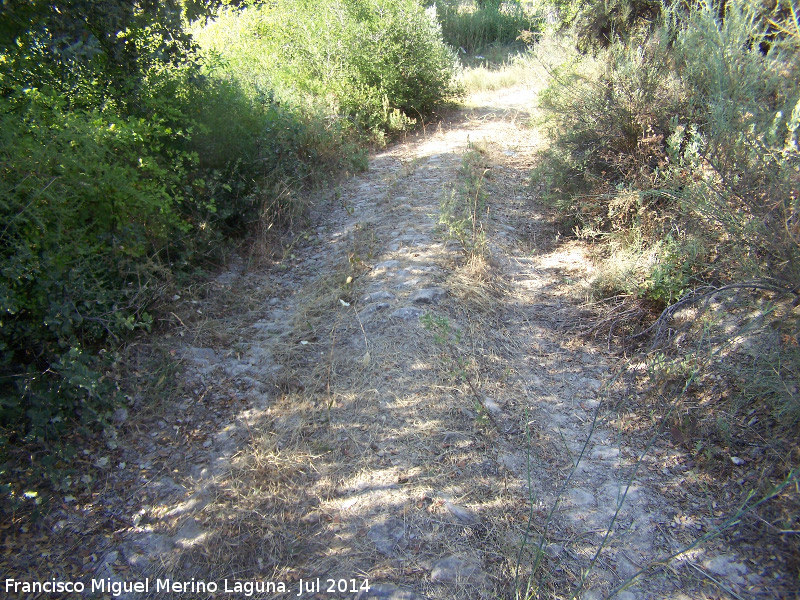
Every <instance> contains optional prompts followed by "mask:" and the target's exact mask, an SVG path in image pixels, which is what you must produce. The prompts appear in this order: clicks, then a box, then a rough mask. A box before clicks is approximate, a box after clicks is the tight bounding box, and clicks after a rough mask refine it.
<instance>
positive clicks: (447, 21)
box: [436, 0, 542, 54]
mask: <svg viewBox="0 0 800 600" xmlns="http://www.w3.org/2000/svg"><path fill="white" fill-rule="evenodd" d="M436 14H437V18H438V19H439V22H440V23H441V25H442V36H443V38H444V41H445V42H446V43H447V44H449V45H450V46H452V47H453V48H456V49H460V50H462V51H463V52H467V53H469V54H473V53H476V52H478V51H480V50H482V49H484V48H486V47H487V46H491V45H493V44H502V45H508V44H520V42H519V41H518V38H519V36H520V34H521V33H522V32H523V31H526V32H537V31H541V29H542V26H541V20H540V19H539V18H538V16H535V15H533V14H531V13H530V12H528V11H527V10H526V9H525V8H524V7H523V6H522V4H521V3H520V2H519V1H518V0H506V1H503V0H488V1H485V0H484V1H479V2H477V3H476V4H475V5H470V4H468V3H467V4H465V3H463V2H461V0H440V1H438V2H436ZM520 45H521V44H520Z"/></svg>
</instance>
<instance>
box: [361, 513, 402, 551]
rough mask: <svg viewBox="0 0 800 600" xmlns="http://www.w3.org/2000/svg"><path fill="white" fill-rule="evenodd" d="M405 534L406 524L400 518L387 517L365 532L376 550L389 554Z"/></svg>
mask: <svg viewBox="0 0 800 600" xmlns="http://www.w3.org/2000/svg"><path fill="white" fill-rule="evenodd" d="M405 534H406V525H405V523H403V521H401V520H400V519H388V520H387V521H384V522H383V523H378V524H377V525H374V526H373V527H372V528H371V529H370V530H369V531H368V532H367V537H368V538H369V539H370V540H372V542H373V543H374V544H375V547H376V548H377V549H378V552H380V553H381V554H385V555H386V556H391V555H392V554H394V549H395V547H396V546H397V545H398V544H399V543H400V541H401V540H402V539H403V536H405Z"/></svg>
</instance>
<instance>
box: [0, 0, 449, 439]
mask: <svg viewBox="0 0 800 600" xmlns="http://www.w3.org/2000/svg"><path fill="white" fill-rule="evenodd" d="M217 4H218V3H212V2H209V3H205V2H200V1H197V2H182V3H172V2H166V3H161V2H150V1H145V2H132V1H126V0H110V1H109V2H102V3H96V2H86V1H82V0H64V1H63V2H48V3H45V2H22V1H16V0H9V1H8V2H4V3H3V4H2V5H1V6H0V12H1V13H2V14H0V17H2V18H0V186H2V190H3V193H2V196H0V254H1V256H0V269H2V275H3V277H2V279H0V442H2V443H5V442H8V441H12V442H19V441H22V440H27V441H30V442H34V441H36V442H39V443H49V441H52V440H54V439H57V438H58V437H59V436H60V435H61V433H62V432H64V431H71V430H73V429H74V425H75V424H77V423H80V422H83V423H87V424H96V423H97V422H102V421H103V419H104V418H105V417H104V415H107V414H109V411H110V410H111V409H112V407H113V405H114V402H115V401H116V398H117V395H118V389H117V385H116V383H115V382H114V381H113V380H112V378H110V377H109V376H108V374H107V370H108V363H109V362H110V361H109V360H108V359H107V357H109V356H112V355H113V354H114V352H113V350H114V348H115V347H117V346H118V344H120V343H122V342H124V340H125V339H126V338H127V337H129V336H130V334H131V332H133V331H136V330H137V329H141V328H149V327H150V325H151V323H152V322H153V320H154V316H155V313H154V310H158V305H159V303H162V302H163V300H164V298H165V297H167V296H169V295H171V294H173V293H174V290H175V286H176V281H177V279H176V278H178V277H180V273H182V272H186V271H187V270H188V269H189V268H190V267H191V266H192V265H193V264H197V258H198V257H200V256H203V255H206V254H207V252H209V251H210V249H211V248H213V247H214V246H216V245H218V242H219V241H220V239H221V236H225V235H229V234H241V233H246V232H251V231H254V230H255V229H256V228H257V227H259V226H260V227H262V228H269V227H271V226H272V225H273V224H280V223H281V222H284V223H285V222H289V221H291V219H293V218H295V217H296V216H297V214H298V212H299V211H300V210H301V209H302V207H301V206H299V205H298V203H297V202H296V201H294V198H295V196H296V194H295V192H296V191H298V190H301V189H302V188H303V187H307V186H308V185H311V184H314V183H316V182H319V181H321V180H323V179H324V178H326V177H329V176H330V175H331V173H333V172H335V171H337V170H339V169H341V168H344V167H356V168H363V166H364V151H363V149H361V148H362V147H363V146H362V147H360V146H359V143H361V140H363V136H362V133H363V132H370V131H371V134H372V135H377V134H378V133H379V132H383V131H387V130H390V129H392V128H393V127H397V128H400V127H403V126H405V125H407V124H408V123H409V122H410V120H411V119H414V118H418V117H427V116H428V115H430V114H431V112H432V111H433V110H435V109H436V107H437V106H439V105H440V104H441V103H442V102H444V101H446V100H447V99H449V98H451V97H453V94H454V92H455V91H456V90H455V88H454V86H453V84H452V78H453V68H454V67H453V56H452V53H451V52H450V51H449V50H448V49H447V48H446V47H445V45H444V44H443V43H442V41H441V37H440V32H439V29H438V26H437V24H436V23H435V20H433V19H432V18H430V16H429V15H428V14H426V12H425V10H424V9H423V8H422V7H421V6H420V5H419V4H418V3H416V2H414V1H413V0H403V1H400V2H389V1H384V0H374V1H371V0H348V1H343V2H339V1H330V2H323V3H318V2H315V3H310V2H300V1H299V0H285V1H282V2H277V3H275V2H273V3H269V4H268V5H266V4H265V5H263V6H260V5H252V6H251V5H249V4H251V3H248V6H246V7H243V8H229V9H227V10H223V12H221V13H217V12H216V11H217V10H218V9H219V6H217ZM301 15H304V16H305V18H299V17H300V16H301ZM211 16H215V18H216V21H215V20H213V19H212V20H211V21H210V22H209V24H208V26H207V27H206V28H204V29H197V30H192V31H190V30H188V29H187V28H186V23H187V22H189V21H191V20H192V19H194V18H197V17H211ZM199 22H200V23H204V22H205V19H201V20H200V21H199ZM231 23H235V26H230V24H231ZM220 31H224V35H222V36H221V38H220V39H223V38H224V41H225V43H224V44H223V45H222V46H221V47H219V48H218V49H216V50H215V49H214V46H213V44H211V43H209V44H207V45H205V49H201V48H200V47H199V46H198V45H197V43H196V41H195V37H194V36H193V33H196V34H197V35H198V37H199V38H200V39H201V40H202V41H207V40H209V39H211V38H212V37H213V36H214V35H216V34H215V33H213V32H220ZM226 36H227V37H226Z"/></svg>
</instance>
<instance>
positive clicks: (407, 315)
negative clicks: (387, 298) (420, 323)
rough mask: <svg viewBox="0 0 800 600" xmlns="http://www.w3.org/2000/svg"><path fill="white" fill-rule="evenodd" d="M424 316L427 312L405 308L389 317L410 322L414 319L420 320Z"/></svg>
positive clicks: (399, 309) (412, 307)
mask: <svg viewBox="0 0 800 600" xmlns="http://www.w3.org/2000/svg"><path fill="white" fill-rule="evenodd" d="M424 314H425V311H424V310H422V309H421V308H416V307H414V306H404V307H403V308H398V309H397V310H396V311H394V312H393V313H392V314H391V315H389V316H390V317H392V318H394V319H403V320H404V321H410V320H412V319H419V318H420V317H421V316H422V315H424Z"/></svg>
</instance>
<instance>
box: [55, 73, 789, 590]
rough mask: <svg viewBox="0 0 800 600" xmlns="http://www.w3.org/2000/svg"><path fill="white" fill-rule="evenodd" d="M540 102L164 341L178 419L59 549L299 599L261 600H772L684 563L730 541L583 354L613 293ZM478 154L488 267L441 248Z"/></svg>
mask: <svg viewBox="0 0 800 600" xmlns="http://www.w3.org/2000/svg"><path fill="white" fill-rule="evenodd" d="M535 102H536V94H535V89H534V88H532V87H517V88H512V89H507V90H502V91H500V92H495V93H492V94H485V95H477V96H473V97H472V98H470V99H469V102H468V105H467V108H465V109H463V110H461V111H460V112H459V113H458V114H457V115H454V116H453V117H452V118H451V119H449V120H447V121H445V122H443V123H441V124H440V125H433V126H431V125H428V126H427V127H426V129H425V131H424V132H420V133H419V134H417V135H414V136H412V137H409V138H408V139H406V140H405V141H404V142H402V143H398V144H396V145H393V146H391V147H390V148H389V149H387V150H385V151H383V152H380V153H377V154H376V155H375V156H374V157H372V160H371V163H370V167H369V170H368V171H367V172H365V173H362V174H358V175H355V176H352V177H350V178H349V179H347V180H346V181H343V182H342V183H341V185H340V186H339V187H338V188H337V189H336V190H327V191H326V192H325V193H321V194H320V195H319V197H318V198H316V200H315V203H314V206H313V209H312V213H313V216H312V220H313V225H312V226H311V228H310V229H309V230H308V231H307V233H305V234H303V236H302V239H300V238H301V236H300V235H299V234H298V235H297V236H296V243H295V244H293V245H292V246H291V248H289V249H288V250H287V251H286V253H285V257H284V260H282V261H280V264H279V265H269V264H266V265H261V266H253V265H247V264H246V263H245V262H244V261H241V260H240V261H234V262H233V263H232V264H231V267H230V269H229V270H228V271H226V272H224V273H222V274H221V275H220V276H219V277H218V278H217V281H216V284H215V286H216V291H215V292H214V293H213V294H211V296H210V297H209V298H208V299H207V300H204V301H202V302H199V303H196V304H194V305H190V306H188V308H187V310H191V311H196V312H199V313H200V314H203V313H205V314H207V315H210V316H208V318H205V319H201V320H195V321H194V324H193V325H187V327H186V328H185V329H184V330H182V331H181V332H180V334H181V335H174V336H173V337H172V338H170V339H169V340H167V341H165V343H166V344H168V345H169V346H170V348H171V349H172V354H173V355H174V356H175V357H176V359H181V365H182V371H181V372H180V374H179V377H180V378H182V381H183V389H184V393H183V394H181V395H180V397H178V398H177V399H175V400H174V401H173V400H170V401H169V402H167V403H166V404H165V405H164V406H162V407H161V408H160V410H158V411H156V412H150V413H147V415H146V416H141V415H137V414H136V411H135V410H134V409H131V410H130V411H129V413H130V414H129V415H125V414H122V415H120V419H119V420H120V424H119V429H120V440H121V443H122V445H123V450H122V451H120V452H121V453H120V452H118V453H117V454H116V455H114V459H113V460H112V461H111V464H110V465H109V466H108V469H107V471H106V472H105V475H104V476H105V477H106V481H107V483H106V487H105V490H103V491H102V492H101V493H100V494H98V495H97V497H96V498H95V499H94V501H93V502H92V503H84V504H83V505H82V506H74V505H69V506H68V504H65V506H64V511H63V515H62V517H63V518H61V519H60V520H59V521H58V523H57V529H56V528H54V531H53V535H56V536H57V535H63V536H65V537H64V539H72V540H74V537H68V536H67V533H66V532H68V531H72V532H73V533H74V532H76V531H80V530H81V528H84V529H85V530H87V533H86V535H87V536H88V537H87V538H86V539H87V540H91V548H90V551H88V552H87V551H85V552H83V553H82V554H81V552H80V550H81V548H80V547H76V548H74V551H75V553H76V554H77V555H80V556H83V559H82V560H81V564H82V565H83V566H82V569H83V573H84V575H85V577H90V576H95V577H105V578H108V579H109V580H110V581H120V582H122V581H133V580H139V579H141V578H143V577H145V576H150V577H151V578H153V577H162V578H163V577H172V578H174V579H180V580H187V579H191V578H192V577H195V578H196V579H197V580H203V581H215V582H218V583H219V585H220V586H222V585H223V581H224V579H226V578H227V579H228V580H229V582H231V583H229V585H233V583H232V582H233V581H234V580H238V581H240V582H241V581H272V582H285V583H286V585H287V586H288V588H289V591H288V592H286V593H283V594H282V593H279V592H277V593H272V592H265V593H263V594H259V593H256V594H255V595H254V596H255V597H264V598H289V597H297V588H298V580H300V579H302V580H303V581H306V582H307V581H309V580H311V581H315V579H316V578H318V577H319V578H321V579H322V581H323V586H322V587H323V589H321V590H319V591H317V590H314V591H310V592H308V593H303V594H302V595H301V596H300V597H302V598H312V597H313V598H341V597H353V596H354V595H355V594H353V593H350V592H349V591H348V592H347V593H336V594H328V593H326V591H325V589H324V588H325V585H324V582H325V580H326V579H328V578H333V579H337V580H338V579H346V580H348V588H349V586H350V585H351V584H350V582H349V580H355V582H356V587H360V585H361V582H362V581H363V580H369V582H370V584H371V589H370V591H369V592H366V591H365V590H361V591H359V592H358V596H357V597H359V598H363V599H368V598H394V599H395V600H399V599H417V598H430V599H458V598H463V599H467V598H515V597H526V596H525V594H526V590H527V592H528V593H529V594H530V597H542V598H544V597H570V596H571V595H572V594H575V595H576V596H577V597H579V598H585V599H587V600H588V599H590V598H605V597H607V596H608V595H609V594H612V593H616V597H618V598H623V599H625V600H632V599H649V598H693V599H694V598H697V599H699V598H755V597H759V598H760V597H765V598H768V597H775V596H776V595H777V592H776V590H777V589H778V588H779V587H780V586H779V582H778V581H777V580H776V579H775V577H776V576H775V575H774V574H772V573H770V572H769V570H768V569H765V568H763V567H761V566H760V565H761V564H762V563H761V561H760V558H759V557H758V556H742V555H741V554H740V553H738V552H737V550H736V549H735V548H733V547H731V548H726V547H725V546H724V545H723V544H722V543H720V542H719V541H717V540H711V541H709V542H706V543H703V544H700V545H698V546H697V547H694V548H690V547H691V546H692V544H693V543H695V542H696V541H697V540H699V539H701V538H702V537H703V536H704V535H705V534H708V533H709V532H711V531H713V529H714V527H715V526H716V525H717V524H719V522H720V521H721V520H722V519H723V518H724V517H725V516H726V515H723V514H721V512H719V511H716V512H715V509H716V508H717V505H716V503H715V502H713V499H709V498H706V497H705V496H704V495H703V494H702V488H701V486H699V485H698V484H697V475H696V473H694V471H693V470H692V466H691V462H689V459H688V455H687V454H686V451H685V450H684V449H683V448H681V447H678V446H675V445H673V443H672V442H671V441H670V440H669V439H667V437H666V436H663V435H656V437H655V438H654V441H653V443H652V444H649V445H648V444H647V440H648V435H638V436H633V437H629V436H627V435H623V434H622V433H620V431H621V430H630V426H628V427H627V428H626V427H625V425H624V423H625V420H626V419H628V420H629V421H630V419H634V420H635V419H636V418H639V421H636V422H637V423H638V422H642V423H644V424H643V425H641V427H643V428H644V429H647V427H652V431H653V432H656V431H657V420H656V419H653V420H652V421H651V420H648V418H647V417H648V416H647V415H645V418H643V419H642V418H641V415H639V416H638V417H632V416H631V414H630V413H629V411H630V410H631V409H630V407H628V405H627V404H626V402H625V398H626V397H627V396H626V394H627V393H628V390H627V389H626V387H625V384H624V383H623V381H624V380H625V377H623V375H624V370H625V365H624V364H623V363H621V361H620V359H619V358H617V357H616V356H614V355H612V354H611V353H610V352H609V349H608V348H607V347H605V346H603V345H602V344H600V345H593V344H592V343H590V342H587V341H586V340H584V339H579V338H577V337H575V336H574V335H573V334H572V333H571V332H572V331H574V325H575V323H577V322H580V321H581V320H582V319H586V318H590V317H591V312H590V311H589V310H588V309H587V306H586V303H587V297H588V285H589V282H590V280H591V278H592V277H593V269H592V266H591V261H590V260H589V256H588V250H587V249H586V248H585V247H584V246H583V245H582V243H580V242H578V241H575V240H568V239H566V238H564V237H562V236H560V235H559V234H558V233H557V230H556V228H555V226H554V225H553V224H552V220H551V215H550V214H549V213H548V211H547V210H546V209H545V208H543V207H542V206H541V205H540V203H539V198H538V188H537V185H536V182H533V183H532V182H531V181H530V172H531V169H532V168H533V167H534V166H535V164H536V160H537V158H536V152H537V149H539V148H540V147H541V144H542V143H543V142H542V140H541V139H540V136H539V134H538V133H537V131H536V130H535V129H534V128H532V126H531V125H530V121H531V111H532V110H534V107H535ZM470 150H471V151H473V152H479V153H480V161H479V162H480V165H479V166H480V169H481V172H482V173H483V185H484V189H485V191H486V192H487V194H488V197H487V199H486V206H485V207H484V209H483V210H482V211H481V214H480V215H479V221H480V223H481V224H482V227H483V230H484V232H485V235H486V240H487V258H486V260H485V261H483V262H480V261H479V263H480V264H467V263H466V260H465V255H464V252H463V251H462V248H461V247H460V246H459V244H458V243H456V242H454V241H453V240H449V239H447V236H446V232H445V228H443V227H441V226H440V225H439V211H440V202H441V201H442V199H443V198H444V197H445V196H446V195H447V194H450V193H455V194H458V193H460V189H461V188H460V185H461V184H460V181H461V179H462V177H463V175H462V171H461V169H462V163H463V157H464V154H465V153H466V152H468V151H470ZM645 433H646V431H645ZM642 440H645V441H644V442H643V441H642ZM119 463H124V464H123V465H122V466H120V464H119ZM101 466H102V465H101ZM123 484H124V485H123ZM97 515H106V516H105V517H103V518H102V519H101V518H99V517H98V516H97ZM108 515H111V517H108ZM93 518H94V519H95V521H94V522H95V527H94V529H91V528H89V527H88V526H87V523H90V522H92V519H93ZM72 543H73V544H75V542H74V541H73V542H72ZM687 548H690V549H689V550H688V551H687V552H685V553H683V554H680V555H679V556H678V557H677V558H670V557H671V556H672V555H674V554H676V553H677V552H679V551H681V550H684V549H687ZM87 556H88V558H87ZM626 582H627V583H629V585H628V586H627V587H626V586H625V584H626ZM151 595H152V594H151ZM183 596H184V597H185V596H186V594H184V595H183ZM188 596H191V597H204V596H205V595H204V594H202V593H190V594H188ZM234 596H236V597H244V595H243V594H239V595H238V596H237V595H236V594H234ZM127 597H142V595H138V594H135V593H134V594H128V595H127Z"/></svg>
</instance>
